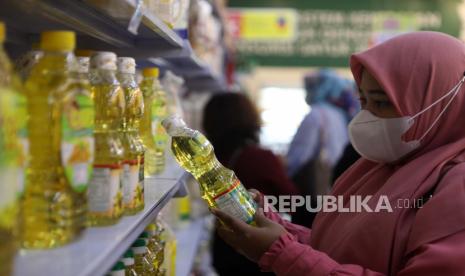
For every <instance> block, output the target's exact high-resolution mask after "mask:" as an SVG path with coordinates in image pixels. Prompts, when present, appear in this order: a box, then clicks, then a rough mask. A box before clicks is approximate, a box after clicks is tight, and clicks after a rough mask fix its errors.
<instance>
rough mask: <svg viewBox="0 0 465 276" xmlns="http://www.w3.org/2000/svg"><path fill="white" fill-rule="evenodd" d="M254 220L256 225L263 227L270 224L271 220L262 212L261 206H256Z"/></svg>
mask: <svg viewBox="0 0 465 276" xmlns="http://www.w3.org/2000/svg"><path fill="white" fill-rule="evenodd" d="M254 221H255V223H256V224H257V226H258V227H264V226H267V225H269V224H270V222H271V220H270V219H268V218H267V217H266V216H265V214H264V213H263V209H262V208H258V209H257V212H256V213H255V217H254Z"/></svg>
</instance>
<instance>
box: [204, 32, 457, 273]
mask: <svg viewBox="0 0 465 276" xmlns="http://www.w3.org/2000/svg"><path fill="white" fill-rule="evenodd" d="M350 67H351V70H352V73H353V75H354V77H355V80H356V82H357V84H358V86H359V87H360V99H361V104H362V111H360V112H359V113H358V115H357V116H356V117H354V119H353V120H352V122H351V123H350V126H349V133H350V140H351V142H352V144H353V145H354V147H355V149H356V150H357V151H358V152H359V153H360V155H361V156H362V158H361V159H359V161H357V162H356V163H355V164H354V165H353V166H352V167H350V169H349V170H347V171H346V172H345V173H344V174H343V175H342V176H341V177H339V178H338V180H337V181H336V184H335V187H334V189H333V191H332V194H333V195H337V196H339V197H341V198H343V199H344V200H349V197H350V196H354V195H357V196H361V197H363V198H365V197H369V196H372V198H371V200H369V201H368V206H371V207H372V208H375V206H377V205H378V204H379V201H380V199H383V198H384V200H385V201H384V206H388V207H390V208H388V209H382V210H378V212H376V209H375V211H373V212H370V211H367V209H366V208H363V209H362V211H361V212H357V211H349V212H344V211H343V210H342V209H341V208H338V210H337V211H333V212H319V213H318V215H317V217H316V219H315V222H314V224H313V228H312V230H311V232H310V229H304V228H303V227H299V226H296V225H294V224H291V223H288V222H284V221H282V220H280V219H279V217H278V216H276V215H275V214H274V213H272V212H267V214H266V215H264V214H263V212H262V211H261V210H259V211H258V212H257V215H256V216H255V222H256V226H250V225H248V224H245V223H243V222H242V221H239V220H237V219H235V218H232V217H230V216H228V215H227V214H225V213H223V212H220V211H218V210H214V211H213V212H214V213H215V214H216V215H217V216H218V217H220V219H221V220H222V221H223V222H224V223H225V224H226V225H227V226H228V227H229V229H232V231H228V230H225V229H226V228H225V229H220V230H219V233H220V234H221V236H222V237H223V238H224V239H225V240H226V241H228V243H230V244H232V246H234V248H236V249H237V250H238V251H239V252H242V253H243V254H244V255H245V256H248V257H249V258H250V259H252V260H254V261H257V262H259V264H260V266H261V267H262V268H263V269H264V270H268V271H270V270H271V271H273V272H275V273H276V274H277V275H294V276H299V275H313V276H326V275H354V276H357V275H360V276H361V275H367V276H368V275H370V276H375V275H376V276H378V275H379V276H380V275H399V276H416V275H422V276H433V275H434V276H436V275H465V262H464V261H463V260H465V128H464V127H463V120H464V118H465V108H464V106H465V91H464V90H465V87H464V85H463V84H464V82H465V77H464V71H465V45H464V44H463V42H462V41H460V40H458V39H456V38H453V37H451V36H448V35H445V34H441V33H436V32H414V33H408V34H404V35H400V36H397V37H395V38H392V39H390V40H388V41H386V42H384V43H382V44H379V45H377V46H374V47H372V48H370V49H369V50H366V51H364V52H361V53H358V54H354V55H352V57H351V60H350ZM345 202H347V201H345ZM419 203H422V204H421V205H419ZM346 206H347V205H346Z"/></svg>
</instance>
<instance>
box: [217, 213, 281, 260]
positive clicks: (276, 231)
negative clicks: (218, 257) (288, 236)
mask: <svg viewBox="0 0 465 276" xmlns="http://www.w3.org/2000/svg"><path fill="white" fill-rule="evenodd" d="M211 212H212V213H213V214H214V215H215V216H216V217H217V218H218V219H220V220H221V221H222V222H223V224H224V226H223V225H221V226H219V227H218V228H217V231H218V234H219V235H220V237H221V238H222V239H223V240H224V241H225V242H226V243H227V244H229V245H230V246H231V247H232V248H234V249H235V250H236V251H237V252H239V253H241V254H242V255H244V256H246V257H247V258H249V259H250V260H252V261H254V262H258V260H259V259H260V257H261V256H262V255H263V254H264V253H265V252H266V251H267V250H268V249H269V248H270V246H271V244H273V242H274V241H276V240H277V239H278V238H279V237H280V236H281V235H282V234H284V233H286V230H285V229H284V227H282V226H281V225H280V224H277V223H275V222H274V221H272V220H269V219H268V218H266V217H265V215H264V214H263V209H261V208H259V209H258V210H257V212H256V213H255V220H254V221H255V224H256V226H251V225H248V224H247V223H245V222H243V221H241V220H239V219H236V218H234V217H232V216H230V215H228V214H226V213H225V212H223V211H221V210H219V209H211Z"/></svg>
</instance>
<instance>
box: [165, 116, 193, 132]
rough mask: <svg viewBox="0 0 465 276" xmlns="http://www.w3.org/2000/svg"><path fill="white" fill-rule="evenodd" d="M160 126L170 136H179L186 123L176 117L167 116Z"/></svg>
mask: <svg viewBox="0 0 465 276" xmlns="http://www.w3.org/2000/svg"><path fill="white" fill-rule="evenodd" d="M161 124H162V126H163V127H164V128H165V130H166V132H167V133H168V135H170V136H180V135H182V134H183V133H184V132H185V131H184V130H185V129H186V127H187V126H186V123H185V122H184V121H183V120H182V119H181V117H178V116H176V115H172V116H169V117H168V118H166V119H164V120H163V121H161Z"/></svg>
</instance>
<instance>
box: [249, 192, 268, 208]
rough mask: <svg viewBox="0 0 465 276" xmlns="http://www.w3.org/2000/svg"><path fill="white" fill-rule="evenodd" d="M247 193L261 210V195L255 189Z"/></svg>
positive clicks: (262, 202)
mask: <svg viewBox="0 0 465 276" xmlns="http://www.w3.org/2000/svg"><path fill="white" fill-rule="evenodd" d="M248 192H249V194H250V195H251V196H252V199H253V200H254V201H255V202H256V203H257V205H258V207H259V208H262V209H263V204H264V202H265V199H264V196H263V194H262V193H260V192H259V191H258V190H255V189H249V190H248Z"/></svg>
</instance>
